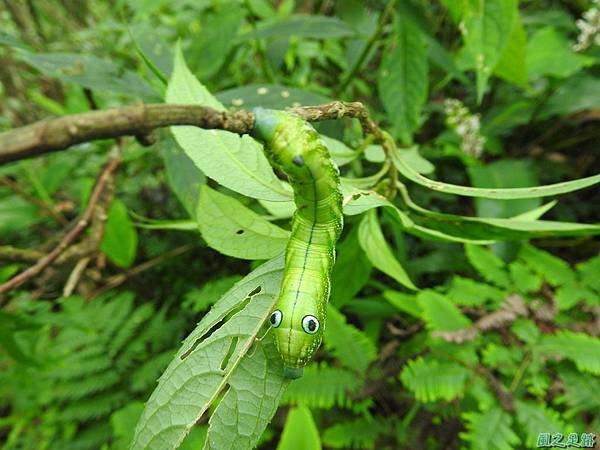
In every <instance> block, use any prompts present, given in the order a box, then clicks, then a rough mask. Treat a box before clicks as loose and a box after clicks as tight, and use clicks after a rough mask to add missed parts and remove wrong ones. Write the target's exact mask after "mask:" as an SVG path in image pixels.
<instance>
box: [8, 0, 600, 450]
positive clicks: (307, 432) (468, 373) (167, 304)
mask: <svg viewBox="0 0 600 450" xmlns="http://www.w3.org/2000/svg"><path fill="white" fill-rule="evenodd" d="M5 3H6V4H7V5H9V4H10V7H7V8H5V9H4V10H3V11H2V13H1V14H0V28H1V29H2V31H1V32H0V61H1V62H2V64H0V80H2V82H1V83H0V132H1V131H4V130H7V129H11V128H16V127H18V126H22V125H25V124H27V123H30V122H33V121H35V120H39V119H43V118H46V117H47V116H49V115H52V116H63V115H68V114H73V113H80V112H85V111H88V110H90V109H94V108H98V109H105V108H109V107H113V106H119V105H124V104H131V103H135V102H139V101H143V102H146V103H151V102H152V103H156V102H160V101H165V102H166V103H171V104H195V105H204V106H210V107H213V108H215V109H217V110H221V111H223V110H225V109H229V110H236V109H244V110H250V109H251V108H253V107H256V106H262V107H267V108H273V109H285V108H289V107H297V106H300V105H318V104H322V103H326V102H329V101H332V100H346V101H361V102H362V103H363V104H364V105H365V106H366V108H367V109H368V111H369V113H370V115H371V117H372V118H373V119H374V120H375V121H376V122H377V123H378V124H379V125H381V127H382V128H383V130H384V135H383V136H380V137H383V139H384V140H385V144H386V145H383V146H382V142H381V141H375V140H374V139H373V136H368V135H365V134H364V132H363V131H362V130H361V127H360V124H359V121H357V120H350V119H343V120H333V121H326V122H320V123H315V124H314V125H315V127H316V128H317V130H318V131H319V133H320V134H321V136H322V138H323V140H324V142H325V143H326V145H327V146H328V147H329V149H330V152H331V156H332V159H333V161H334V163H335V164H336V165H337V166H338V167H339V170H340V178H341V183H342V190H343V194H344V214H345V215H346V217H345V218H344V221H345V227H344V230H343V234H342V236H341V239H340V241H339V242H338V244H337V255H336V264H335V265H334V268H333V273H332V278H331V281H332V283H331V299H330V305H329V307H328V317H327V322H326V324H325V332H324V343H323V345H322V346H321V347H320V349H319V351H318V352H317V353H316V355H315V361H314V362H312V363H311V364H310V365H308V366H307V367H306V368H305V370H304V376H303V377H302V378H300V379H298V380H294V381H292V382H289V383H288V382H287V381H285V380H283V379H282V377H281V363H280V359H279V356H278V354H277V352H276V349H275V348H274V346H273V342H272V336H271V334H270V333H269V331H268V330H269V328H268V326H267V325H265V324H264V322H265V319H266V317H268V314H269V312H270V309H271V305H272V304H273V301H274V298H275V296H276V294H277V292H278V290H279V283H280V281H279V279H280V275H281V268H282V267H283V262H282V258H279V257H278V255H279V254H280V253H282V251H283V250H284V248H285V245H286V243H287V240H288V236H289V232H288V231H287V230H289V222H290V218H291V217H292V215H293V214H294V211H295V205H294V203H293V194H292V190H291V189H290V186H289V184H288V183H287V181H286V180H284V179H283V178H284V177H283V176H282V174H281V173H279V172H277V171H274V170H273V168H272V167H271V166H270V164H269V163H268V161H267V159H266V158H265V156H264V154H263V149H262V144H260V143H258V142H257V141H255V140H254V139H252V138H251V137H249V136H246V135H244V136H239V135H237V134H234V133H229V132H225V131H221V130H205V129H201V128H197V127H193V126H173V127H171V128H170V129H169V130H155V131H154V132H153V134H154V135H155V137H156V141H157V142H156V144H155V145H154V146H153V147H150V148H143V147H142V146H140V145H139V144H137V143H136V142H135V140H134V139H129V138H127V139H123V140H122V141H121V142H120V143H119V147H120V153H121V155H122V161H121V164H120V167H119V169H118V171H117V172H116V174H115V176H114V178H113V179H112V180H111V182H110V185H111V190H110V192H111V193H113V194H114V195H112V197H113V198H112V200H111V199H107V200H106V201H107V202H110V203H107V204H106V205H103V206H102V207H101V208H96V209H95V211H94V215H93V218H92V221H91V223H90V227H89V230H86V231H85V232H84V233H83V234H82V235H81V236H80V237H79V240H78V241H76V242H75V243H74V244H73V245H71V246H69V248H67V249H66V251H65V252H64V253H63V255H62V256H60V257H59V258H57V259H56V260H55V261H54V263H53V264H52V265H51V266H50V267H48V268H47V269H46V270H44V271H43V273H42V274H40V276H39V277H36V278H35V279H33V280H30V281H29V282H28V283H27V284H24V285H23V286H21V287H19V288H18V289H14V290H12V291H11V292H9V293H8V295H6V296H1V295H0V303H2V305H3V310H2V311H1V312H0V367H2V370H0V399H1V400H2V404H3V405H4V407H3V408H2V409H1V411H0V440H2V445H3V448H6V449H7V450H8V449H15V450H16V449H29V448H36V449H37V448H39V449H50V448H61V449H63V448H64V449H71V448H72V449H86V448H90V449H91V448H94V449H97V448H102V449H103V450H111V449H114V450H122V449H125V448H129V445H130V443H131V442H132V441H133V442H134V448H157V449H161V450H163V449H165V448H174V447H175V446H177V445H178V444H181V445H180V446H179V448H181V449H192V448H215V449H221V448H236V449H238V448H239V449H246V448H253V447H259V448H280V449H288V448H293V449H295V448H315V449H317V448H322V447H325V448H357V449H358V448H360V449H363V448H364V449H371V448H427V449H442V448H451V449H454V448H473V449H482V448H486V449H487V448H489V449H499V450H500V449H511V448H515V449H520V448H536V444H537V439H538V435H539V433H554V432H560V433H562V434H563V435H565V436H566V435H568V433H570V432H573V433H578V434H581V433H583V432H584V431H590V430H598V427H599V426H600V421H599V419H598V417H600V404H599V402H598V395H597V392H598V391H599V389H600V385H599V381H598V380H599V376H600V366H599V365H598V364H599V362H598V361H599V359H598V355H599V354H600V339H599V338H598V329H597V323H598V307H599V306H600V277H598V274H599V273H600V256H597V253H598V245H597V243H596V241H595V240H594V239H593V237H594V236H596V235H598V234H599V233H600V225H598V224H599V223H600V215H599V213H598V208H597V206H596V205H597V204H598V203H599V198H598V189H597V185H598V183H599V181H600V175H598V173H599V166H598V145H597V140H598V139H597V136H598V126H597V111H596V110H597V107H598V101H597V99H598V98H599V95H600V78H599V77H598V67H599V63H600V53H599V52H598V47H597V45H594V44H592V45H590V46H589V47H587V48H583V47H582V46H580V45H574V44H576V42H577V41H578V39H580V40H581V39H583V38H584V37H585V36H584V35H583V34H580V35H579V36H578V34H579V31H580V28H581V27H582V22H578V21H580V20H583V18H584V13H585V9H586V8H588V6H587V5H586V4H585V3H586V2H581V1H579V2H568V4H567V3H565V2H555V1H554V2H553V1H549V0H541V1H537V2H518V1H517V0H485V1H474V0H464V1H453V0H440V1H434V2H430V1H426V0H402V1H396V2H383V1H366V2H365V1H359V0H344V1H338V2H326V1H319V2H308V1H304V0H295V1H293V0H283V1H277V2H271V1H266V0H248V1H243V2H242V1H239V0H220V1H201V2H194V1H188V0H182V1H175V2H173V1H168V0H152V1H138V2H116V3H115V2H108V1H94V2H91V1H88V0H81V1H78V2H67V1H59V0H45V1H41V2H5ZM74 3H76V4H77V6H76V7H75V6H74ZM25 4H26V5H25ZM23 5H25V6H23ZM593 7H594V6H593V5H592V6H589V8H590V9H591V8H593ZM595 7H596V8H597V6H595ZM592 38H593V36H592ZM124 119H127V118H124ZM387 133H389V134H387ZM398 144H401V145H398ZM112 147H113V142H111V141H108V140H106V141H95V142H91V143H85V144H81V145H80V146H78V147H77V148H73V149H71V150H69V151H68V152H58V153H56V154H49V155H46V156H44V157H40V158H36V159H30V160H28V161H26V162H20V163H16V164H10V165H6V166H2V167H0V283H3V282H4V281H6V280H8V279H10V278H11V277H12V276H14V275H15V274H17V273H19V272H21V271H22V270H24V269H26V268H27V267H28V266H29V265H31V264H34V263H35V262H36V261H38V260H39V259H40V257H41V255H44V254H47V253H48V252H49V251H50V249H52V248H54V246H55V245H56V243H57V242H58V241H59V240H60V237H61V236H63V235H64V233H66V232H68V230H69V229H70V228H68V227H71V226H72V224H73V223H75V221H76V220H77V217H78V216H79V215H80V214H81V213H82V211H83V210H84V209H85V207H86V204H87V201H88V199H89V194H90V192H91V190H92V188H93V186H94V180H95V179H96V178H97V175H98V173H99V171H100V170H101V168H102V167H103V165H104V164H105V162H106V155H107V153H108V152H109V151H111V150H112ZM112 151H113V153H114V150H112ZM15 187H16V188H15ZM113 187H114V189H112V188H113ZM169 189H170V190H171V191H172V194H171V193H170V192H169ZM562 194H568V195H564V196H563V195H562ZM107 197H111V196H107ZM546 197H549V198H548V200H542V198H546ZM136 222H143V223H136ZM66 223H69V224H70V225H68V226H67V228H65V224H66ZM555 237H560V239H553V238H555ZM532 239H535V241H531V240H532ZM90 244H92V245H90ZM9 246H10V247H9ZM15 248H16V250H31V251H33V254H32V253H27V252H26V251H25V252H17V253H14V250H15ZM15 255H16V256H15ZM32 255H33V256H32ZM248 260H249V261H250V262H249V261H248ZM265 260H270V261H269V262H266V263H265ZM373 269H376V270H373ZM244 277H245V278H244ZM258 288H260V291H259V290H258ZM73 289H74V290H73ZM71 290H73V292H76V293H77V294H78V295H75V296H70V297H68V298H61V297H60V292H70V291H71ZM106 291H108V292H106ZM99 293H100V294H99ZM84 298H85V300H84ZM4 305H6V306H4ZM198 320H199V321H200V322H199V324H198V326H197V327H196V328H194V326H193V324H194V323H196V322H198ZM185 334H189V336H188V337H187V338H186V339H185V340H184V342H183V345H181V341H180V339H181V337H182V336H184V335H185ZM177 347H180V349H179V351H177ZM165 369H166V370H165ZM161 374H162V375H161ZM157 379H159V382H158V386H157V384H156V380H157ZM136 424H137V427H136ZM186 436H187V437H186Z"/></svg>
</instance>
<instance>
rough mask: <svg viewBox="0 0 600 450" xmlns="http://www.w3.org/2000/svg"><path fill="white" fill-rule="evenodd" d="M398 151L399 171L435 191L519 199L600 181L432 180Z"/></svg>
mask: <svg viewBox="0 0 600 450" xmlns="http://www.w3.org/2000/svg"><path fill="white" fill-rule="evenodd" d="M397 153H398V152H393V153H392V159H393V161H394V164H395V165H396V168H397V169H398V171H399V172H400V173H401V174H402V175H404V176H405V177H406V178H408V179H409V180H411V181H414V182H415V183H417V184H420V185H421V186H425V187H426V188H429V189H431V190H434V191H438V192H446V193H448V194H457V195H463V196H465V197H482V198H498V199H506V200H511V199H519V198H538V197H547V196H550V195H558V194H565V193H567V192H573V191H577V190H579V189H584V188H586V187H588V186H593V185H594V184H597V183H600V174H598V175H593V176H590V177H586V178H580V179H578V180H573V181H565V182H562V183H555V184H548V185H545V186H534V187H529V188H509V189H483V188H473V187H467V186H459V185H456V184H448V183H443V182H441V181H434V180H430V179H429V178H426V177H424V176H423V175H421V174H420V173H418V172H417V171H416V170H414V169H413V168H412V167H410V166H409V165H408V164H406V163H405V162H404V161H403V160H402V159H401V158H400V157H399V156H398V155H397Z"/></svg>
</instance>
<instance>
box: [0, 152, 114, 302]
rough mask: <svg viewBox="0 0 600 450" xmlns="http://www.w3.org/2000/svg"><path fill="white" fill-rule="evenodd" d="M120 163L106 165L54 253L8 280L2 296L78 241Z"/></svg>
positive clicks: (38, 272) (112, 161)
mask: <svg viewBox="0 0 600 450" xmlns="http://www.w3.org/2000/svg"><path fill="white" fill-rule="evenodd" d="M119 163H120V159H119V158H111V159H110V160H109V162H108V163H107V164H106V166H105V167H104V169H103V170H102V172H101V174H100V176H99V177H98V180H97V182H96V186H95V187H94V190H93V191H92V194H91V196H90V200H89V202H88V205H87V207H86V209H85V211H84V212H83V214H81V216H80V218H79V219H78V220H77V223H76V224H75V226H74V227H73V228H72V229H71V230H70V231H69V232H68V233H67V234H65V235H64V236H63V238H62V239H61V240H60V242H59V243H58V245H57V246H56V247H54V249H53V250H52V251H50V253H48V254H47V255H46V256H44V257H43V258H41V259H40V260H39V261H38V262H37V263H35V264H34V265H33V266H31V267H29V268H28V269H26V270H24V271H23V272H21V273H19V274H18V275H16V276H14V277H13V278H11V279H10V280H8V281H7V282H6V283H4V284H2V285H0V296H1V295H2V294H6V293H7V292H8V291H10V290H11V289H14V288H17V287H19V286H21V285H22V284H24V283H25V282H27V281H28V280H30V279H31V278H33V277H35V276H36V275H38V274H40V273H41V272H42V271H43V270H44V269H45V268H46V267H48V266H49V265H50V264H52V262H53V261H54V260H55V259H56V258H58V257H59V256H60V255H61V253H62V252H64V251H65V249H66V248H67V247H68V246H69V245H70V244H71V243H72V242H73V241H75V239H77V237H78V236H79V235H80V234H81V233H83V231H84V230H85V229H86V228H87V226H88V225H89V222H90V219H91V217H92V214H93V212H94V209H95V206H96V204H97V203H98V201H99V200H100V197H101V196H102V193H103V192H104V189H105V188H106V185H107V184H108V182H109V180H110V178H111V177H112V174H113V173H114V171H115V170H116V169H117V167H118V166H119ZM1 300H2V298H1V297H0V303H1Z"/></svg>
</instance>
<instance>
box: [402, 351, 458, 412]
mask: <svg viewBox="0 0 600 450" xmlns="http://www.w3.org/2000/svg"><path fill="white" fill-rule="evenodd" d="M468 375H469V370H468V369H466V368H464V367H463V366H461V365H458V364H456V363H453V362H450V361H439V360H436V359H430V358H429V359H423V358H422V357H418V358H417V359H413V360H411V361H409V363H408V364H407V365H406V367H405V368H404V369H403V370H402V373H401V374H400V379H401V380H402V383H403V384H404V386H406V388H407V389H409V390H411V391H412V392H413V393H414V394H415V397H416V399H417V400H418V401H420V402H434V401H437V400H448V401H449V400H452V399H453V398H454V397H456V396H458V395H461V393H462V392H463V389H464V386H465V381H466V380H467V376H468Z"/></svg>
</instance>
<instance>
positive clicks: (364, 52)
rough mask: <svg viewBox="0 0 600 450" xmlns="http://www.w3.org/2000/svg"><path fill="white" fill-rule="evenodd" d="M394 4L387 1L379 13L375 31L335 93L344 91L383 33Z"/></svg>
mask: <svg viewBox="0 0 600 450" xmlns="http://www.w3.org/2000/svg"><path fill="white" fill-rule="evenodd" d="M395 5H396V0H392V1H390V2H388V4H387V5H386V7H385V9H384V10H383V12H382V13H381V14H380V16H379V19H378V21H377V28H376V29H375V32H374V33H373V34H372V35H371V37H370V38H369V40H368V41H367V43H366V44H365V46H364V47H363V50H362V52H361V53H360V55H359V56H358V58H357V59H356V62H355V63H354V65H353V66H352V69H350V71H349V72H348V73H347V74H346V75H345V76H344V78H343V79H342V82H341V83H340V85H339V86H340V87H339V88H338V89H337V91H336V92H337V94H343V93H344V91H345V90H346V88H347V87H348V85H349V84H350V82H351V81H352V80H353V79H354V77H355V76H356V74H357V72H358V71H359V70H360V69H361V67H362V65H363V63H364V62H365V59H366V58H367V56H369V53H370V52H371V49H372V48H373V46H374V45H375V43H377V41H378V40H379V38H380V36H381V34H382V33H383V27H384V26H385V24H386V23H387V21H388V19H389V17H390V15H391V14H392V11H393V10H394V6H395Z"/></svg>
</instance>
